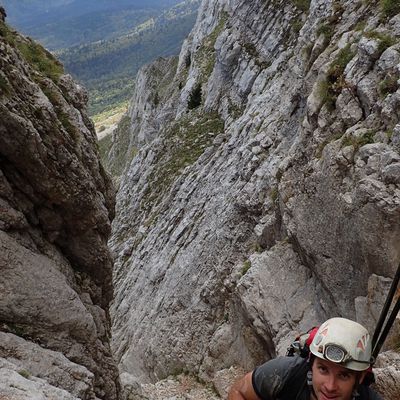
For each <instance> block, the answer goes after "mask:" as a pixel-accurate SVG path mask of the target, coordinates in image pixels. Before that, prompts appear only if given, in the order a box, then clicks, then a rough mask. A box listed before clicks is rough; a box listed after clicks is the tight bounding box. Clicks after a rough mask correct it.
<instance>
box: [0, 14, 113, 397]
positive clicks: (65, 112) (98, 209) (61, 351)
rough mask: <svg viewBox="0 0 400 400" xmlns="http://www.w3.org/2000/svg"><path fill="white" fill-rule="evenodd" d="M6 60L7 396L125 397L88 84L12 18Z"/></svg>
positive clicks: (2, 366) (108, 196) (0, 279)
mask: <svg viewBox="0 0 400 400" xmlns="http://www.w3.org/2000/svg"><path fill="white" fill-rule="evenodd" d="M0 68H1V69H0V115H1V118H0V293H1V296H0V337H1V339H0V342H1V344H0V397H1V398H21V399H22V398H24V399H25V398H29V399H33V398H35V399H44V398H62V399H72V398H74V399H75V398H80V399H95V398H99V399H116V398H117V396H118V387H119V383H118V373H117V368H116V365H115V363H114V361H113V358H112V355H111V350H110V346H109V336H110V322H109V316H108V305H109V302H110V300H111V299H112V296H113V287H112V260H111V256H110V252H109V250H108V247H107V239H108V236H109V234H110V231H111V219H112V218H113V214H114V201H115V200H114V189H113V187H112V184H111V181H110V178H109V177H108V176H107V175H106V173H105V172H104V170H103V168H102V166H101V164H100V162H99V157H98V152H97V149H96V136H95V132H94V129H93V125H92V123H91V121H90V120H89V118H88V117H87V114H86V101H87V96H86V93H85V91H84V90H83V89H82V88H81V87H80V86H78V85H77V84H76V83H75V82H73V80H72V79H71V77H70V76H68V75H64V74H63V69H62V66H61V65H60V64H59V63H58V62H57V61H56V60H55V59H54V58H53V57H52V56H51V55H50V54H49V53H47V52H46V51H45V50H44V49H43V48H42V47H40V46H39V45H38V44H36V43H34V42H33V41H32V40H30V39H28V38H25V37H23V36H21V35H19V34H18V33H17V32H15V31H13V30H12V29H11V28H10V27H8V26H7V25H6V24H5V23H4V22H2V21H0ZM21 371H25V372H21ZM4 396H5V397H4ZM7 396H10V397H7ZM14 396H15V397H14Z"/></svg>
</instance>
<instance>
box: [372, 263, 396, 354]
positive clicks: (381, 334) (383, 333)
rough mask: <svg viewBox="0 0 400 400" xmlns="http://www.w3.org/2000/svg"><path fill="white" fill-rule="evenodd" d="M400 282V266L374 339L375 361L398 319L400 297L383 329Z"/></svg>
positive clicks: (373, 351)
mask: <svg viewBox="0 0 400 400" xmlns="http://www.w3.org/2000/svg"><path fill="white" fill-rule="evenodd" d="M399 280H400V264H399V266H398V267H397V272H396V275H395V276H394V278H393V282H392V285H391V286H390V289H389V293H388V295H387V297H386V302H385V304H384V306H383V308H382V311H381V315H380V316H379V320H378V323H377V324H376V328H375V332H374V336H373V337H372V358H373V360H375V359H376V357H377V356H378V354H379V351H380V349H381V348H382V345H383V343H384V342H385V340H386V337H387V335H388V333H389V330H390V328H391V327H392V325H393V322H394V320H395V319H396V316H397V314H398V312H399V310H400V297H399V298H398V299H397V302H396V304H395V306H394V307H393V310H392V312H391V314H390V316H389V318H388V319H387V321H386V325H385V326H384V327H383V324H384V322H385V320H386V317H387V314H388V312H389V308H390V305H391V304H392V301H393V297H394V295H395V293H396V289H397V286H398V284H399ZM382 327H383V330H382Z"/></svg>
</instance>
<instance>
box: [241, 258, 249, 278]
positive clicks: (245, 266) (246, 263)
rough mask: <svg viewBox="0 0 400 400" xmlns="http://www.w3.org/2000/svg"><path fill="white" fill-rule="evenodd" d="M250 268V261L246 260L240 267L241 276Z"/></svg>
mask: <svg viewBox="0 0 400 400" xmlns="http://www.w3.org/2000/svg"><path fill="white" fill-rule="evenodd" d="M250 268H251V261H250V260H246V261H245V262H244V263H243V267H242V276H244V275H246V273H247V271H248V270H249V269H250Z"/></svg>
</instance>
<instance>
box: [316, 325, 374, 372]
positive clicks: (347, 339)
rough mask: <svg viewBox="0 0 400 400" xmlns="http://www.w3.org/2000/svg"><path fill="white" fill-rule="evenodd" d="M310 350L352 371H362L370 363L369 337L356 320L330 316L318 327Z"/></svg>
mask: <svg viewBox="0 0 400 400" xmlns="http://www.w3.org/2000/svg"><path fill="white" fill-rule="evenodd" d="M310 351H311V353H312V354H314V355H315V356H316V357H318V358H322V359H324V360H328V361H332V362H334V363H337V364H341V365H343V366H344V367H346V368H348V369H351V370H354V371H364V370H366V369H368V367H369V366H370V364H371V351H372V345H371V337H370V335H369V333H368V331H367V330H366V329H365V328H364V327H363V326H362V325H360V324H358V323H357V322H354V321H351V320H349V319H345V318H331V319H328V320H327V321H325V322H324V323H323V324H322V325H321V326H320V327H319V329H318V331H317V333H316V334H315V336H314V339H313V341H312V342H311V345H310Z"/></svg>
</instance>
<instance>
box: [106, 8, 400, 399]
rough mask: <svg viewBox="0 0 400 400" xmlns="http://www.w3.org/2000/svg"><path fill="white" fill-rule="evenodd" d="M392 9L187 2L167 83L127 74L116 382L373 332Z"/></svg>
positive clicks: (389, 141) (393, 37) (389, 202)
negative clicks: (327, 335) (335, 326)
mask: <svg viewBox="0 0 400 400" xmlns="http://www.w3.org/2000/svg"><path fill="white" fill-rule="evenodd" d="M393 14H394V13H393V12H389V11H387V10H385V9H383V8H380V6H379V5H378V4H376V3H375V2H368V4H367V3H366V2H362V1H350V0H347V1H346V0H344V1H340V2H339V1H334V2H332V1H328V0H312V1H311V2H310V4H309V6H307V2H297V1H289V0H280V1H278V2H277V1H272V0H271V1H268V0H267V1H265V0H251V1H250V0H229V1H228V0H225V1H216V0H204V1H203V3H202V6H201V8H200V12H199V16H198V20H197V23H196V26H195V28H194V30H193V32H192V34H191V36H190V37H189V38H188V39H187V41H186V42H185V43H184V46H183V48H182V51H181V54H180V57H179V61H178V65H177V67H176V72H175V75H174V76H173V77H171V81H170V84H169V86H168V87H167V88H166V87H165V79H164V78H166V77H167V76H168V74H167V73H164V74H160V73H158V72H157V73H155V71H156V70H157V71H165V70H166V69H168V65H170V64H171V63H172V61H171V60H159V61H158V62H157V64H155V65H153V66H151V67H148V68H147V69H145V70H143V71H142V73H141V74H140V75H139V77H138V81H137V88H138V89H137V91H136V93H135V95H134V99H135V102H133V103H132V105H131V109H130V118H131V128H129V129H128V130H125V131H124V132H125V136H124V137H125V140H126V143H128V144H127V145H126V146H128V147H129V146H131V147H132V146H136V150H137V154H136V156H135V157H134V158H133V159H131V158H126V159H125V161H126V163H125V172H124V174H123V175H122V177H121V182H120V190H119V193H118V196H117V218H116V220H114V223H113V235H112V239H111V242H110V244H111V247H112V249H113V251H114V252H115V255H116V264H115V280H114V282H115V298H114V301H113V304H112V308H111V311H112V318H113V349H114V351H115V354H116V357H117V359H118V361H119V366H120V370H121V372H122V373H123V374H124V376H125V379H126V382H128V381H130V382H133V381H135V382H139V383H141V382H142V383H143V382H145V383H148V382H155V381H157V380H159V379H162V378H165V377H167V376H168V375H171V374H172V375H173V374H178V373H179V372H182V371H187V372H190V373H193V374H195V375H199V376H200V377H201V378H203V379H205V380H215V379H216V377H217V376H218V374H219V373H220V372H221V371H223V370H228V369H229V368H230V367H232V366H240V367H242V368H244V369H245V370H247V369H250V368H253V367H254V366H255V365H256V364H257V363H260V362H262V361H263V360H265V359H266V358H268V357H272V356H275V355H276V354H282V353H284V351H285V349H286V347H287V345H288V344H289V342H290V340H291V339H292V338H293V337H294V336H295V334H296V332H302V331H305V330H308V329H309V328H310V327H311V326H313V325H315V324H318V323H321V321H323V320H325V319H326V318H328V317H332V316H344V317H348V318H353V319H355V318H358V319H360V320H361V319H362V320H364V321H367V322H368V325H369V326H371V327H373V326H374V323H375V322H376V318H377V317H378V315H377V311H376V310H377V309H378V310H379V309H380V306H381V305H382V301H383V297H382V296H375V297H373V296H372V295H371V293H369V292H368V281H369V280H370V278H371V276H372V275H373V274H374V276H377V279H378V281H384V280H385V279H386V280H389V279H390V278H392V277H393V274H394V271H395V269H396V268H397V264H398V263H399V260H400V246H399V243H400V223H399V221H400V218H399V217H400V179H399V177H400V155H399V151H400V114H399V109H400V108H399V105H400V90H399V78H400V30H399V26H400V15H393ZM160 88H163V89H162V90H161V89H160ZM154 93H158V96H157V101H155V100H154V99H155V95H154ZM154 115H157V116H158V117H157V118H158V119H157V120H156V121H154V119H152V122H149V121H148V119H149V118H153V116H154ZM125 122H126V121H125ZM129 133H130V134H131V136H130V135H129ZM117 146H118V138H117V136H115V143H114V149H116V148H117ZM111 154H112V151H111ZM109 161H110V163H113V159H112V158H111V159H110V160H109ZM385 287H386V286H385ZM371 299H375V300H376V301H377V303H374V304H372V303H371V301H370V300H371ZM375 300H374V301H375ZM384 375H385V374H384V373H382V374H380V377H382V378H383V377H384ZM392 376H396V375H392ZM130 386H131V387H133V386H135V385H133V384H131V385H130ZM384 387H385V385H384V384H383V385H380V386H379V388H380V389H381V390H382V391H384ZM391 387H394V386H393V385H392V386H391ZM132 390H133V389H132ZM397 390H398V389H397ZM133 391H134V390H133ZM387 394H388V396H387V397H386V398H387V399H392V400H395V399H397V398H399V397H400V394H399V392H398V391H397V392H395V391H394V390H392V391H391V392H390V393H387Z"/></svg>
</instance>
